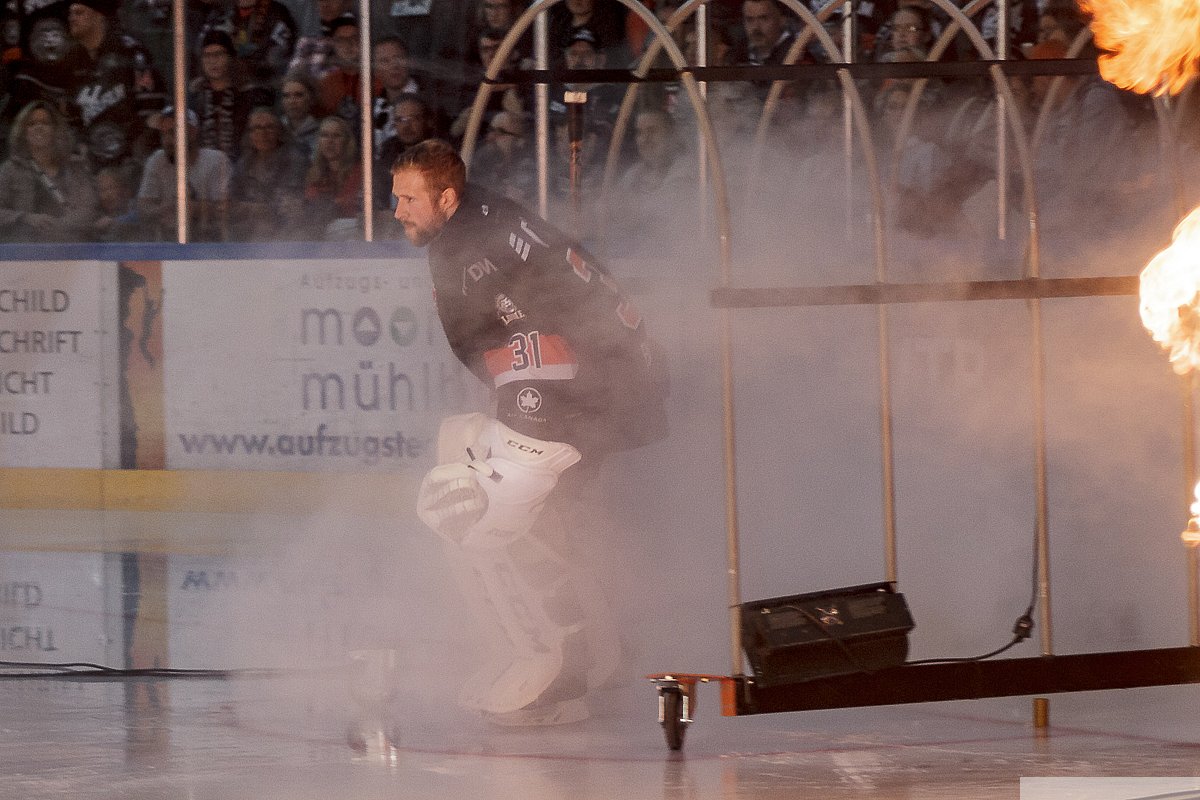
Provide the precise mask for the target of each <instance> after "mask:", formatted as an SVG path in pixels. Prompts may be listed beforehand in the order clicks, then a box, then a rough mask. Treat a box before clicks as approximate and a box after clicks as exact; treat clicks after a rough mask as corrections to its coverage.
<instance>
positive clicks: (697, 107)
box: [460, 0, 731, 285]
mask: <svg viewBox="0 0 1200 800" xmlns="http://www.w3.org/2000/svg"><path fill="white" fill-rule="evenodd" d="M561 2H563V0H535V2H533V3H531V4H530V5H529V7H528V8H526V9H525V11H524V12H522V13H521V16H519V17H518V18H517V19H516V21H515V22H514V23H513V25H512V27H511V28H509V30H508V33H507V34H506V35H505V37H504V40H503V41H502V42H501V43H500V46H499V47H498V48H497V49H496V53H495V55H494V56H492V60H491V62H490V63H489V64H488V66H487V69H486V70H485V71H484V80H483V82H482V83H480V85H479V90H478V91H477V92H476V93H475V102H474V103H473V104H472V106H471V113H470V116H469V117H468V119H467V128H466V131H465V133H464V134H463V144H462V148H461V150H460V155H461V156H462V159H463V161H464V162H465V163H466V164H467V165H468V167H469V166H470V163H471V159H472V157H473V156H474V153H475V141H476V139H477V138H478V136H479V127H480V125H481V123H482V121H483V113H484V110H485V109H486V108H487V101H488V99H489V98H490V97H491V94H492V90H493V88H494V84H495V81H496V79H497V78H498V77H499V75H500V69H501V67H502V66H503V65H504V64H505V63H507V62H508V58H509V56H510V55H511V54H512V51H513V48H514V47H516V44H517V42H518V41H519V40H520V38H521V37H522V36H524V35H525V32H526V31H527V30H528V29H529V27H530V26H531V25H532V24H533V22H534V20H535V19H536V18H537V16H538V15H539V14H541V13H542V12H544V11H547V10H549V9H550V8H551V7H553V6H555V5H558V4H559V3H561ZM619 2H620V3H621V4H622V5H624V6H625V7H626V8H627V9H628V10H629V11H632V12H633V13H635V14H637V15H638V17H640V18H641V20H642V21H643V22H645V23H646V25H647V27H648V28H649V29H650V31H651V32H652V33H653V34H654V41H653V42H652V43H651V46H650V47H649V48H647V50H648V51H649V50H651V49H653V50H654V55H657V54H658V52H659V51H660V50H666V52H667V55H668V56H669V57H670V59H671V61H672V62H673V63H674V65H675V68H676V69H677V70H679V73H680V77H681V79H682V82H683V85H684V87H685V88H686V89H687V92H688V99H689V100H690V101H691V103H692V110H693V111H694V112H695V114H696V118H697V121H698V123H699V125H700V133H701V136H702V137H703V139H704V143H705V146H706V147H707V148H708V150H709V152H710V153H711V154H712V162H713V164H712V166H713V173H714V174H713V192H714V195H715V200H716V203H717V223H718V226H719V227H718V242H719V249H720V256H721V278H722V282H723V283H724V284H726V285H728V283H729V278H730V275H729V270H730V259H731V251H730V234H729V228H730V225H729V199H728V191H727V184H726V180H725V170H724V168H723V166H722V162H721V158H720V153H719V150H718V148H717V141H716V137H715V136H714V134H713V130H712V122H711V120H710V119H709V116H708V106H707V103H706V102H705V100H704V97H703V96H702V94H701V92H700V88H699V86H698V85H697V83H696V78H695V76H693V75H692V73H691V69H690V68H689V67H688V63H687V59H685V58H684V57H683V53H682V52H680V50H679V47H678V46H677V45H676V44H675V40H674V39H673V38H672V37H671V33H670V32H669V31H668V30H667V29H666V28H665V27H664V26H663V24H662V23H661V22H659V20H658V18H657V17H655V16H654V15H653V14H652V13H650V11H649V10H648V9H647V8H646V7H645V6H644V5H642V4H641V3H638V2H636V0H619ZM695 2H696V3H697V4H698V3H700V2H705V0H695ZM694 7H695V6H694V5H693V6H692V8H693V9H694ZM676 13H677V14H678V10H677V12H676ZM649 65H650V62H649V61H648V60H647V59H644V58H643V62H642V64H640V65H639V67H638V72H637V74H638V75H639V77H640V76H644V75H645V73H646V70H648V69H649Z"/></svg>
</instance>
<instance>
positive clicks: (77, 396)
mask: <svg viewBox="0 0 1200 800" xmlns="http://www.w3.org/2000/svg"><path fill="white" fill-rule="evenodd" d="M115 269H116V265H115V264H112V265H104V264H96V263H91V262H73V263H67V262H58V261H39V262H11V261H10V262H4V263H3V264H0V466H2V467H67V468H83V469H96V468H100V467H101V466H105V464H104V460H105V459H104V452H105V447H106V446H107V447H109V449H110V450H111V449H112V448H114V447H115V446H116V442H115V437H113V439H112V441H106V438H105V434H106V432H109V433H111V432H113V431H114V429H115V428H116V424H115V420H116V413H117V402H116V398H115V396H112V394H113V393H112V392H111V391H110V390H109V387H108V384H107V381H106V380H105V378H104V373H105V367H104V365H105V363H106V362H105V355H104V354H105V353H106V352H110V353H113V354H115V353H116V352H117V348H116V344H115V343H108V342H106V341H105V333H104V332H105V331H111V330H112V329H113V326H112V324H111V321H110V320H109V319H108V317H109V316H110V315H111V317H113V318H115V316H116V303H115V301H114V302H112V303H106V302H105V300H104V292H102V290H101V287H102V285H103V284H105V283H106V282H110V281H111V280H112V276H113V274H114V272H115Z"/></svg>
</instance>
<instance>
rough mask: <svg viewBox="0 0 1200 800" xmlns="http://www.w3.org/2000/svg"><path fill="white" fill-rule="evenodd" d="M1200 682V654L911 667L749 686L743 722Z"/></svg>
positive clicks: (1172, 651) (1177, 651) (743, 693)
mask: <svg viewBox="0 0 1200 800" xmlns="http://www.w3.org/2000/svg"><path fill="white" fill-rule="evenodd" d="M1185 683H1200V647H1175V648H1163V649H1157V650H1127V651H1121V652H1106V653H1083V654H1076V655H1062V656H1039V657H1036V658H1007V659H996V660H994V661H967V662H953V663H944V664H911V665H902V666H899V667H891V668H888V669H881V670H878V671H875V672H870V673H856V674H853V675H839V676H835V677H826V678H816V679H813V680H809V681H803V682H801V683H792V684H787V685H784V686H772V687H770V688H762V687H759V686H757V685H755V684H754V683H753V681H752V680H751V679H745V680H744V681H743V684H742V686H741V687H740V691H738V692H737V695H738V700H737V703H738V708H737V713H738V715H739V716H740V715H743V714H767V713H775V712H782V711H815V710H817V709H831V708H856V707H860V706H884V705H902V704H905V703H932V702H940V701H944V700H978V699H980V698H984V697H1017V696H1021V695H1035V694H1036V695H1042V694H1057V693H1062V692H1093V691H1102V690H1107V689H1132V688H1137V687H1145V686H1174V685H1178V684H1185Z"/></svg>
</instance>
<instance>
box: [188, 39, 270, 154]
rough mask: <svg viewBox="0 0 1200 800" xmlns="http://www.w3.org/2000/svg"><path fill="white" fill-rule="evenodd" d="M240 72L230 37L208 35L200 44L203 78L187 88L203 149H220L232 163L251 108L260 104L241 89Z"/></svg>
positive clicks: (201, 73)
mask: <svg viewBox="0 0 1200 800" xmlns="http://www.w3.org/2000/svg"><path fill="white" fill-rule="evenodd" d="M237 69H238V62H237V60H236V58H235V50H234V47H233V40H232V39H231V38H229V34H228V33H225V31H222V30H215V29H214V30H211V31H209V32H208V33H206V34H205V35H204V39H203V41H201V42H200V77H198V78H196V79H195V80H194V81H192V84H191V86H189V87H188V107H189V108H192V109H195V111H196V115H197V116H198V117H199V118H200V146H201V147H211V148H212V149H214V150H220V151H221V152H222V153H224V154H225V155H227V156H229V160H230V161H236V160H237V157H238V153H239V151H240V149H241V144H242V133H243V132H244V131H245V129H246V117H247V116H248V115H249V113H250V109H251V107H252V106H253V105H259V104H260V103H261V98H260V102H259V103H255V102H254V100H253V96H252V93H251V92H249V91H243V90H242V89H241V87H240V85H239V83H240V82H239V80H238V78H237V76H236V75H235V71H236V70H237Z"/></svg>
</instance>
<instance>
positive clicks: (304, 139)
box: [279, 73, 317, 156]
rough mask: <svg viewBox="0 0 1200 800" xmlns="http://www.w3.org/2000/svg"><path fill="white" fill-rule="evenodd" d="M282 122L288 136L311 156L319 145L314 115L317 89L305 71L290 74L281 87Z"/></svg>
mask: <svg viewBox="0 0 1200 800" xmlns="http://www.w3.org/2000/svg"><path fill="white" fill-rule="evenodd" d="M279 98H280V99H279V106H280V109H281V110H282V111H283V115H282V118H281V122H282V123H283V128H284V130H285V131H286V132H287V135H288V137H289V138H290V139H291V140H292V142H294V143H295V144H296V146H298V147H300V148H302V149H303V150H304V151H305V153H306V154H307V155H309V156H311V155H312V154H313V151H314V150H316V147H317V119H316V117H314V116H313V113H312V112H313V105H314V104H315V103H316V90H315V89H314V88H313V86H312V84H311V83H309V82H308V79H307V78H306V77H304V74H303V73H297V74H295V75H288V76H287V77H286V78H284V79H283V85H282V86H281V87H280V88H279Z"/></svg>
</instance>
